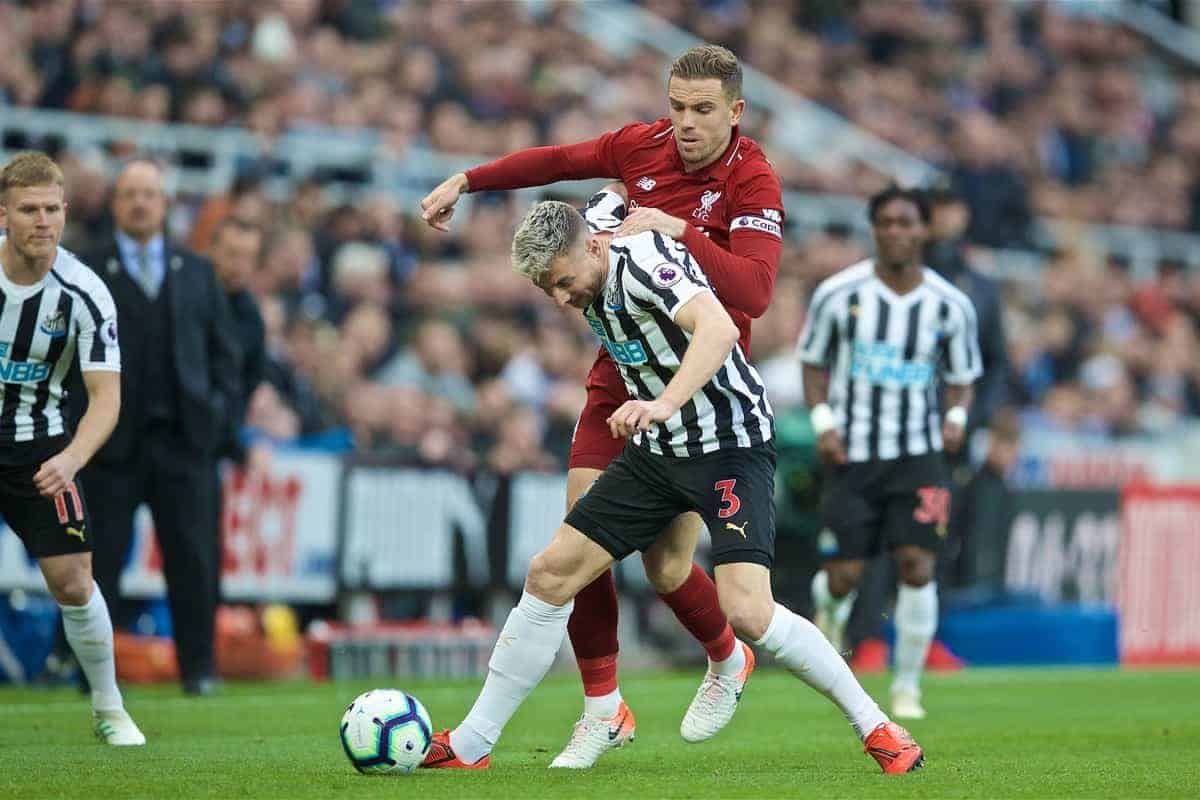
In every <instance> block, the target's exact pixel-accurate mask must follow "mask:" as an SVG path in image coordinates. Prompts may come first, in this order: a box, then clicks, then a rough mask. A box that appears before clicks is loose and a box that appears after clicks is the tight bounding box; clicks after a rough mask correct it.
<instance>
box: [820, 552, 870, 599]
mask: <svg viewBox="0 0 1200 800" xmlns="http://www.w3.org/2000/svg"><path fill="white" fill-rule="evenodd" d="M826 574H828V576H829V593H830V594H831V595H833V596H834V597H836V598H838V599H841V598H843V597H845V596H846V595H848V594H850V592H852V591H854V590H855V589H857V588H858V584H859V583H861V582H862V574H863V564H862V563H861V562H858V561H840V562H833V563H831V564H830V565H829V566H828V567H826Z"/></svg>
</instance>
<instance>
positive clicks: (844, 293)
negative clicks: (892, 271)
mask: <svg viewBox="0 0 1200 800" xmlns="http://www.w3.org/2000/svg"><path fill="white" fill-rule="evenodd" d="M872 270H873V267H872V264H871V262H870V261H869V260H867V261H860V262H859V263H857V264H852V265H850V266H849V267H846V268H845V269H843V270H841V271H840V272H837V273H835V274H833V275H831V276H829V277H828V278H826V279H825V280H823V281H821V283H820V284H818V286H817V290H816V291H815V292H813V296H812V300H811V301H810V302H809V305H808V315H807V317H806V318H805V320H804V329H803V330H802V331H801V332H800V339H799V341H798V342H797V343H796V357H797V358H798V359H799V360H800V362H801V363H803V364H808V365H809V366H813V367H828V366H830V362H831V361H832V360H833V358H834V355H835V351H836V349H837V345H838V341H837V339H838V337H837V334H838V331H837V325H838V319H839V318H840V317H842V316H843V315H844V314H846V313H849V309H848V308H847V307H846V299H847V298H848V297H849V292H848V290H850V289H852V288H853V287H855V286H859V285H861V284H863V283H864V282H866V281H868V280H869V279H870V277H871V275H872V274H873V273H872Z"/></svg>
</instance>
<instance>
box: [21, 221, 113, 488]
mask: <svg viewBox="0 0 1200 800" xmlns="http://www.w3.org/2000/svg"><path fill="white" fill-rule="evenodd" d="M3 241H4V239H3V237H0V244H2V243H3ZM75 359H78V362H79V367H80V369H81V370H83V371H84V372H87V371H90V370H107V371H112V372H119V371H120V370H121V353H120V348H119V346H118V343H117V311H116V306H115V305H114V304H113V299H112V295H111V294H109V291H108V288H107V287H106V286H105V285H104V282H103V281H101V280H100V278H99V277H98V276H97V275H96V274H95V273H94V272H92V270H91V269H89V268H88V267H87V266H85V265H84V264H83V263H82V262H80V261H79V260H78V259H77V258H75V256H74V255H72V254H71V253H70V252H69V251H67V250H65V249H63V248H61V247H60V248H58V255H57V257H56V258H55V261H54V265H53V266H52V267H51V268H50V271H49V272H48V273H47V274H46V276H45V277H44V278H43V279H42V280H41V281H39V282H38V283H35V284H31V285H28V286H22V285H18V284H14V283H12V282H11V281H9V280H8V279H7V278H6V277H5V276H4V274H3V272H0V452H2V453H3V455H2V456H0V463H6V464H32V463H36V462H40V461H42V460H44V459H45V458H47V457H48V456H50V455H52V454H54V453H55V452H57V451H58V450H61V449H62V447H63V446H64V445H65V443H66V441H67V439H68V438H69V433H70V432H69V431H68V430H67V425H66V421H65V419H64V416H65V415H64V413H63V405H64V403H65V401H66V390H65V389H64V387H63V381H64V379H65V378H66V376H67V372H68V371H69V369H70V367H71V362H72V361H73V360H75Z"/></svg>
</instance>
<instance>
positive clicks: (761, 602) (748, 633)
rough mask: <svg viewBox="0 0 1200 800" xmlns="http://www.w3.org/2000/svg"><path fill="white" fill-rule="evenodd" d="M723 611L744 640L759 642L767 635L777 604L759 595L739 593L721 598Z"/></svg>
mask: <svg viewBox="0 0 1200 800" xmlns="http://www.w3.org/2000/svg"><path fill="white" fill-rule="evenodd" d="M721 610H722V611H724V612H725V616H726V617H727V618H728V619H729V624H730V625H731V626H733V631H734V633H736V634H737V635H738V636H739V637H740V638H742V639H748V640H750V641H758V640H759V639H761V638H762V637H763V636H765V635H766V633H767V628H768V627H769V626H770V624H771V616H772V615H773V614H774V613H775V604H774V603H773V602H771V599H770V598H769V597H760V596H758V595H757V594H749V593H747V594H741V593H738V594H737V595H736V596H733V597H722V598H721Z"/></svg>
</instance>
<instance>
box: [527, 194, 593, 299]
mask: <svg viewBox="0 0 1200 800" xmlns="http://www.w3.org/2000/svg"><path fill="white" fill-rule="evenodd" d="M584 230H585V228H584V222H583V217H581V216H579V212H578V211H576V210H575V208H574V207H573V206H571V205H570V204H568V203H560V202H559V201H557V200H546V201H544V202H541V203H538V204H537V205H535V206H534V207H533V208H531V209H530V210H529V213H528V214H526V215H525V219H523V220H521V225H520V227H518V228H517V233H516V235H515V236H513V243H512V265H513V271H514V272H516V273H517V274H518V275H524V276H525V277H526V278H529V280H531V281H533V282H534V284H535V285H537V286H541V285H542V281H544V280H545V279H546V275H547V274H549V272H550V264H551V262H552V261H554V259H556V258H558V257H559V256H563V255H566V254H567V253H569V252H570V251H571V248H572V247H574V246H575V244H576V243H577V242H578V241H579V240H580V238H581V237H582V235H583V233H584Z"/></svg>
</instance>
